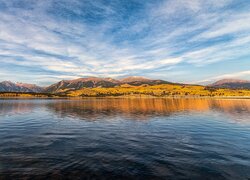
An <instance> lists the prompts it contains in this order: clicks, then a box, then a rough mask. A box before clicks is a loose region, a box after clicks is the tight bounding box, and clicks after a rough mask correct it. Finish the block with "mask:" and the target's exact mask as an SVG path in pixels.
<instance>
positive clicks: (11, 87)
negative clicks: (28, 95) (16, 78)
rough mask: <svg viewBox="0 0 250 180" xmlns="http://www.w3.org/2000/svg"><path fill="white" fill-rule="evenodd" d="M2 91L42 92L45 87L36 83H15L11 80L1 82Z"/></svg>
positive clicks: (0, 89) (0, 88)
mask: <svg viewBox="0 0 250 180" xmlns="http://www.w3.org/2000/svg"><path fill="white" fill-rule="evenodd" d="M0 91H2V92H3V91H5V92H42V91H43V88H42V87H39V86H37V85H35V84H27V83H21V82H17V83H13V82H11V81H3V82H0Z"/></svg>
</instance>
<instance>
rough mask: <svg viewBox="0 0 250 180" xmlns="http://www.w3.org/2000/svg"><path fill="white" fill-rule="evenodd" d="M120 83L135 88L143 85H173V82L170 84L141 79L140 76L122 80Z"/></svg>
mask: <svg viewBox="0 0 250 180" xmlns="http://www.w3.org/2000/svg"><path fill="white" fill-rule="evenodd" d="M120 83H121V84H129V85H133V86H140V85H143V84H147V85H158V84H172V83H171V82H168V81H163V80H152V79H147V78H144V77H140V76H130V77H126V78H124V79H121V80H120Z"/></svg>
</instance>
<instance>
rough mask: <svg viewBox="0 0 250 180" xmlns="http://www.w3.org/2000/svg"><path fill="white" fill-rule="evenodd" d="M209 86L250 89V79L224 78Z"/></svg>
mask: <svg viewBox="0 0 250 180" xmlns="http://www.w3.org/2000/svg"><path fill="white" fill-rule="evenodd" d="M209 86H211V87H215V88H229V89H250V81H247V80H240V79H222V80H219V81H216V82H215V83H213V84H211V85H209Z"/></svg>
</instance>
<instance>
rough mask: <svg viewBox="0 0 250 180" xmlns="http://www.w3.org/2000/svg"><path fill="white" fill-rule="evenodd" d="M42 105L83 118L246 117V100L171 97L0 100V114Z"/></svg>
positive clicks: (249, 105) (249, 107)
mask: <svg viewBox="0 0 250 180" xmlns="http://www.w3.org/2000/svg"><path fill="white" fill-rule="evenodd" d="M42 107H46V109H47V110H49V111H51V112H52V113H55V114H56V115H59V116H61V117H64V116H72V117H76V118H80V119H85V120H97V119H102V118H103V117H105V116H106V117H111V118H112V117H116V116H123V117H127V118H131V119H138V120H145V119H148V118H149V117H150V116H155V115H158V116H169V115H171V114H174V113H177V112H183V111H194V112H195V111H201V112H204V111H208V110H213V111H218V112H223V113H224V114H226V115H228V116H229V117H231V119H233V120H242V121H243V120H244V121H247V120H248V119H249V114H250V100H228V99H217V100H216V99H171V98H121V99H111V98H110V99H108V98H107V99H105V98H103V99H102V98H99V99H98V98H86V99H81V100H0V115H6V114H21V113H30V112H31V111H32V110H33V109H34V108H42Z"/></svg>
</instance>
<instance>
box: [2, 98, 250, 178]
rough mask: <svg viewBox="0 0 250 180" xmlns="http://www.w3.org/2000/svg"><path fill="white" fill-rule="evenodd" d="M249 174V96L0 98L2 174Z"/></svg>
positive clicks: (167, 175)
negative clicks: (245, 98) (222, 98)
mask: <svg viewBox="0 0 250 180" xmlns="http://www.w3.org/2000/svg"><path fill="white" fill-rule="evenodd" d="M10 178H12V179H18V178H22V179H67V178H68V179H232V180H235V179H241V180H244V179H246V180H249V179H250V100H214V99H210V100H209V99H153V98H152V99H84V100H49V99H47V100H46V99H43V100H34V99H33V100H8V99H2V100H0V179H10Z"/></svg>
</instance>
